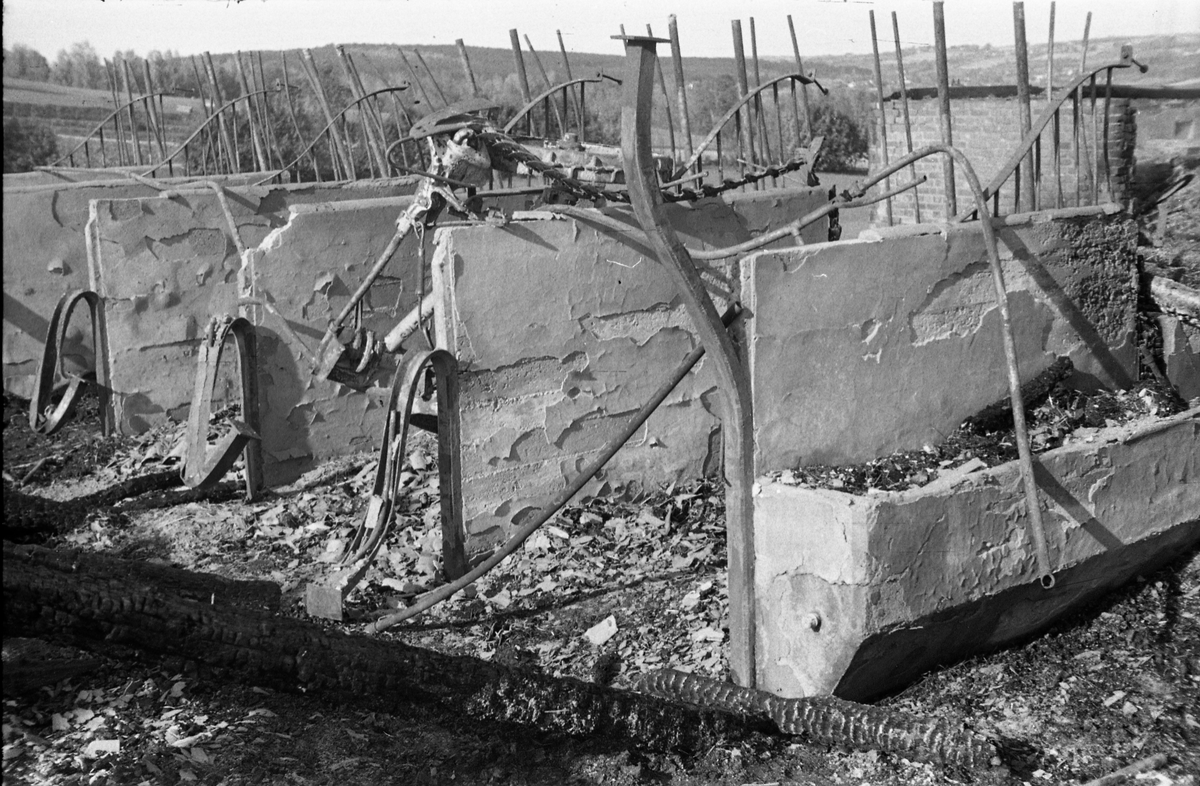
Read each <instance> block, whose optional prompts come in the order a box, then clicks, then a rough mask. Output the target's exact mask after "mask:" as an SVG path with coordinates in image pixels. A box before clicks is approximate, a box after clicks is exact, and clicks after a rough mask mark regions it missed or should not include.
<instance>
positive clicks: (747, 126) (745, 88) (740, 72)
mask: <svg viewBox="0 0 1200 786" xmlns="http://www.w3.org/2000/svg"><path fill="white" fill-rule="evenodd" d="M733 60H734V76H736V77H737V83H738V99H739V101H745V99H746V96H748V95H749V94H750V85H749V83H748V82H747V77H746V50H745V48H744V46H743V44H742V20H740V19H734V20H733ZM738 115H739V116H740V117H741V118H742V128H743V129H744V132H743V133H744V134H745V137H746V150H747V151H748V156H743V158H744V159H747V160H748V163H749V164H750V166H751V168H752V169H753V167H754V165H755V164H756V163H758V156H757V155H756V153H755V149H754V122H753V119H754V118H753V115H752V113H751V111H750V102H749V101H746V103H744V104H743V105H742V110H741V111H740V112H739V113H738ZM739 141H740V140H739ZM739 148H740V145H739ZM741 171H742V173H743V174H744V173H745V171H746V170H745V163H742V165H741ZM760 187H761V182H760V181H755V183H754V189H755V190H756V191H757V190H759V188H760Z"/></svg>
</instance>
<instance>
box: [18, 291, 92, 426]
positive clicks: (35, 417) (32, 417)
mask: <svg viewBox="0 0 1200 786" xmlns="http://www.w3.org/2000/svg"><path fill="white" fill-rule="evenodd" d="M81 300H82V301H84V302H86V303H87V305H88V312H89V314H90V315H91V323H92V349H93V351H94V352H95V357H96V360H95V364H96V369H95V370H94V371H89V372H85V373H84V374H67V373H65V372H64V373H62V374H61V376H62V377H64V378H66V379H67V389H66V392H65V393H64V394H63V397H62V398H61V399H60V400H59V402H58V404H57V405H52V404H51V403H50V396H51V394H52V392H53V390H54V381H55V379H56V378H57V377H58V376H59V372H60V371H61V369H60V368H59V366H60V364H61V362H62V357H63V347H64V344H65V343H66V338H67V327H68V326H69V325H70V323H71V314H72V313H73V312H74V311H75V307H76V306H77V305H79V302H80V301H81ZM101 302H102V301H101V299H100V296H99V295H98V294H96V293H95V292H91V291H89V290H81V291H77V292H71V293H69V294H66V295H63V296H62V297H61V298H60V299H59V301H58V305H56V306H55V307H54V313H53V314H52V315H51V317H50V326H49V329H48V330H47V331H46V346H45V348H44V349H43V351H42V359H41V361H40V362H39V363H38V370H37V376H36V377H35V379H34V388H33V395H31V396H30V397H29V427H30V428H31V429H32V430H33V431H35V432H37V433H39V434H53V433H54V432H56V431H58V429H59V428H61V427H62V425H63V423H64V422H66V420H67V418H68V416H70V414H71V412H72V411H74V409H75V405H76V404H77V403H79V398H80V396H81V395H83V383H85V382H91V383H93V384H95V386H96V390H97V391H98V392H99V395H100V412H101V413H108V387H107V379H106V375H105V374H104V370H103V369H104V356H105V353H104V338H105V334H104V324H103V320H104V315H103V312H102V311H101V308H100V305H101ZM102 417H103V418H104V422H103V429H104V434H105V436H107V435H108V434H110V433H111V432H112V423H111V420H110V418H109V416H108V415H107V414H103V415H102Z"/></svg>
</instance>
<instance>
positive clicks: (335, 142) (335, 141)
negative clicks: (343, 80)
mask: <svg viewBox="0 0 1200 786" xmlns="http://www.w3.org/2000/svg"><path fill="white" fill-rule="evenodd" d="M300 54H301V56H302V57H301V60H300V64H301V65H302V66H303V67H304V75H305V76H306V77H308V81H309V84H310V85H312V89H313V94H314V95H315V97H316V99H317V105H318V106H320V107H321V113H322V114H324V115H325V123H326V124H327V125H328V126H329V142H330V146H331V148H332V149H333V150H334V151H335V153H334V154H335V155H336V156H337V157H338V159H339V164H340V166H341V169H342V175H343V177H344V178H345V179H346V180H354V179H355V178H356V177H357V174H356V173H355V171H354V159H353V158H352V157H351V155H350V148H349V146H348V145H347V144H346V141H345V140H344V139H342V134H341V129H339V128H338V126H337V123H335V122H334V117H333V112H332V110H330V108H329V99H328V98H327V97H326V96H325V88H324V87H323V86H322V85H321V75H320V72H318V71H317V61H316V59H315V58H313V53H312V50H311V49H304V50H302V51H301V53H300Z"/></svg>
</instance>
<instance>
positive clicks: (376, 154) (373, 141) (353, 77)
mask: <svg viewBox="0 0 1200 786" xmlns="http://www.w3.org/2000/svg"><path fill="white" fill-rule="evenodd" d="M333 49H334V51H335V52H337V56H338V62H340V63H341V65H342V72H343V73H345V74H346V81H347V82H348V83H349V84H350V92H351V93H352V94H353V95H354V98H355V100H356V101H358V102H359V104H358V117H359V122H360V123H361V124H362V127H363V136H364V137H366V140H367V149H368V150H370V152H371V157H372V158H373V159H374V160H375V166H376V168H377V169H378V170H379V174H380V177H387V174H388V165H387V155H386V154H385V152H384V148H385V147H386V145H385V144H384V142H383V140H384V139H385V137H384V135H383V124H382V122H379V123H376V122H374V121H375V120H376V117H375V116H374V114H373V113H372V111H371V110H372V109H373V107H370V106H367V102H366V101H364V100H363V99H364V98H366V96H367V91H366V89H365V88H363V83H362V80H361V79H359V78H358V72H357V71H355V70H354V66H353V64H352V63H351V62H350V55H349V54H347V53H346V47H344V46H341V45H340V44H339V45H338V46H335V47H334V48H333Z"/></svg>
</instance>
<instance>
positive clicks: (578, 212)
mask: <svg viewBox="0 0 1200 786" xmlns="http://www.w3.org/2000/svg"><path fill="white" fill-rule="evenodd" d="M880 179H882V177H881V178H880ZM928 179H929V178H928V177H927V176H926V175H922V176H921V177H919V178H917V179H916V180H913V181H911V182H909V183H906V184H905V185H902V186H898V187H896V188H893V189H892V190H890V191H882V192H880V193H878V194H875V195H874V196H870V197H863V194H864V193H865V192H866V189H867V188H868V187H869V186H864V187H861V188H860V189H858V190H856V192H855V193H854V194H851V195H850V198H848V199H844V198H842V197H839V198H838V199H840V200H841V201H837V200H834V201H832V202H830V203H829V204H827V205H823V206H821V207H819V208H817V209H816V210H812V211H809V212H808V213H805V214H804V215H803V216H801V217H800V218H798V219H796V220H795V221H793V222H791V223H789V224H788V225H787V226H784V227H780V228H779V229H775V230H772V231H771V232H769V233H764V234H762V235H759V236H758V237H756V238H753V239H751V240H747V241H746V242H745V243H739V244H737V245H736V246H727V247H725V248H713V249H692V248H689V249H688V250H687V251H688V253H689V254H690V255H691V256H692V259H702V260H706V261H707V260H713V259H728V258H729V257H735V256H739V255H741V254H748V253H750V252H752V251H755V250H757V249H759V248H762V247H763V246H765V245H767V244H768V243H773V242H775V241H776V240H779V239H780V238H783V237H787V236H788V235H792V236H799V234H800V230H802V229H804V228H805V227H807V226H808V225H809V224H812V223H813V222H815V221H817V220H819V219H821V218H824V217H825V216H827V215H829V214H830V213H832V212H833V211H835V210H845V209H850V208H854V207H866V206H867V205H873V204H875V203H876V202H882V201H883V200H885V199H889V198H891V197H894V196H896V195H897V194H903V193H904V192H905V191H908V190H909V189H913V188H916V187H917V186H919V185H921V184H922V183H924V182H925V181H926V180H928ZM538 210H541V211H545V212H548V213H555V214H559V215H564V216H570V217H571V218H575V219H578V220H580V221H583V222H584V223H592V224H596V225H598V226H602V227H605V228H607V229H612V230H614V231H619V232H628V231H630V229H632V227H631V226H630V225H629V224H626V223H623V222H621V221H618V220H617V219H615V218H613V217H612V216H609V215H606V214H604V213H601V212H600V211H598V210H589V209H587V208H581V207H575V206H572V205H543V206H542V207H539V208H538Z"/></svg>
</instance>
